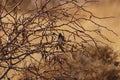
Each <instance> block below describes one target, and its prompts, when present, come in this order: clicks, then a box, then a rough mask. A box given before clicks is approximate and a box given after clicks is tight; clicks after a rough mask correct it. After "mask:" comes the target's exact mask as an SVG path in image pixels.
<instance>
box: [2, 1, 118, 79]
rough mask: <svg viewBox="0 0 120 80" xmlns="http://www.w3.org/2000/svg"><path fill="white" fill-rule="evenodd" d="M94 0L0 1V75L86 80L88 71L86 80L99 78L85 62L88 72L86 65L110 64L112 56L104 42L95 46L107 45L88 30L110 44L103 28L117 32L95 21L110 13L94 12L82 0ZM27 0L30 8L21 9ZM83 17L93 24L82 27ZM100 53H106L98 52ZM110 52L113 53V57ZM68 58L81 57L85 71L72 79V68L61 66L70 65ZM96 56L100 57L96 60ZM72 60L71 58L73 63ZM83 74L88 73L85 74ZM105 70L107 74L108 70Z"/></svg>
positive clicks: (8, 77)
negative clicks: (98, 13)
mask: <svg viewBox="0 0 120 80" xmlns="http://www.w3.org/2000/svg"><path fill="white" fill-rule="evenodd" d="M96 2H98V1H97V0H2V1H0V79H4V80H15V79H19V80H52V79H55V80H83V79H84V80H88V78H89V76H92V78H90V80H96V79H98V77H97V76H98V74H99V73H96V75H94V74H95V71H94V70H93V68H92V67H90V70H92V71H91V72H90V70H86V69H87V68H88V67H87V66H90V65H94V64H96V63H98V65H99V64H100V63H102V66H103V65H104V63H106V64H108V65H110V64H111V62H113V61H114V58H116V55H113V54H112V53H113V51H112V50H111V48H109V47H105V48H101V47H100V46H99V45H102V46H103V45H105V46H107V44H105V43H104V41H100V40H98V39H96V38H95V37H94V36H93V35H92V34H95V35H97V36H99V37H100V38H102V39H104V40H106V41H108V42H111V43H112V41H111V40H110V39H108V38H107V37H106V36H105V35H103V33H102V30H106V31H108V32H110V33H112V34H114V35H115V36H118V35H117V34H116V33H115V32H114V31H113V30H111V29H109V28H108V27H107V26H103V25H101V24H99V23H97V22H96V21H95V20H94V19H98V20H101V19H106V18H108V19H109V18H112V17H111V16H110V17H97V16H95V15H94V14H93V13H92V12H91V11H90V10H87V9H86V7H87V4H94V3H96ZM28 5H30V6H32V7H33V8H31V9H29V10H25V11H23V10H22V9H23V8H26V9H27V8H28V7H29V6H28ZM22 11H23V12H22ZM86 22H87V23H89V24H92V25H93V27H94V28H93V29H92V28H91V29H88V28H87V27H89V26H87V27H86V26H84V24H85V23H86ZM92 48H94V49H95V50H94V49H92ZM109 49H110V51H109ZM91 50H92V51H93V52H91ZM104 52H105V54H103V53H104ZM111 55H112V56H111ZM67 56H68V57H67ZM95 56H97V57H95ZM103 56H104V57H103ZM113 56H115V57H114V58H113ZM93 58H94V59H96V62H93V63H91V64H88V62H89V61H90V62H92V61H93V60H94V59H93ZM72 59H73V60H76V61H77V62H78V61H79V60H80V64H78V65H80V67H78V68H79V71H80V72H81V73H80V75H84V76H79V78H76V75H75V74H74V75H72V74H73V73H72V72H69V71H68V70H66V68H67V69H71V70H72V69H73V67H72V64H71V63H69V61H71V60H72ZM99 59H100V60H101V62H99V61H98V62H97V60H99ZM75 63H76V62H73V64H75ZM76 65H77V64H76ZM115 65H118V64H117V63H116V64H115ZM84 66H86V68H84ZM95 67H96V65H95V66H94V68H95ZM102 68H103V67H102ZM110 68H111V65H110ZM88 69H89V68H88ZM98 69H101V68H98ZM112 70H113V68H112ZM87 71H88V72H87ZM106 71H107V70H106ZM87 73H90V74H87ZM22 74H24V75H22ZM76 74H77V73H76ZM115 74H117V73H115ZM85 75H88V76H87V77H86V79H85ZM104 75H105V76H107V77H108V76H110V75H107V73H105V74H104ZM99 76H100V77H101V76H102V75H99ZM115 76H116V75H115ZM21 77H22V78H21ZM82 78H83V79H82ZM105 78H106V77H105ZM101 80H103V78H101ZM115 80H117V79H115Z"/></svg>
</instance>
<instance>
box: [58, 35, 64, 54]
mask: <svg viewBox="0 0 120 80" xmlns="http://www.w3.org/2000/svg"><path fill="white" fill-rule="evenodd" d="M57 41H58V46H59V48H60V49H61V50H62V52H65V51H64V49H63V45H64V42H65V38H64V36H63V35H62V34H61V33H59V34H58V39H57Z"/></svg>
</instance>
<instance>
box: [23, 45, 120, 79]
mask: <svg viewBox="0 0 120 80" xmlns="http://www.w3.org/2000/svg"><path fill="white" fill-rule="evenodd" d="M98 49H99V50H97V49H96V48H95V47H94V48H93V47H92V48H90V47H87V50H89V53H88V52H87V51H85V53H84V54H83V53H81V52H80V51H78V52H77V53H72V54H67V53H66V54H61V55H58V56H57V57H56V58H55V57H53V59H54V60H53V61H51V62H48V61H46V62H45V63H46V66H47V67H46V66H45V67H46V69H45V70H44V71H43V72H42V73H41V70H40V69H41V66H40V65H39V66H37V68H38V70H37V71H36V70H35V67H34V68H33V69H31V71H32V70H33V72H37V73H38V74H39V76H40V77H39V79H35V78H34V77H35V75H34V77H33V78H34V79H31V80H119V78H120V75H119V74H120V73H119V70H120V67H119V62H117V61H116V59H117V57H118V55H117V54H118V53H116V52H114V51H113V50H112V48H110V47H108V46H99V47H98ZM47 63H48V64H47ZM34 66H35V65H34ZM28 68H29V67H28ZM27 70H28V69H27ZM31 71H30V70H28V72H26V71H23V75H22V78H24V79H22V80H26V78H31V77H32V76H24V75H26V74H33V73H31ZM27 80H29V79H27Z"/></svg>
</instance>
